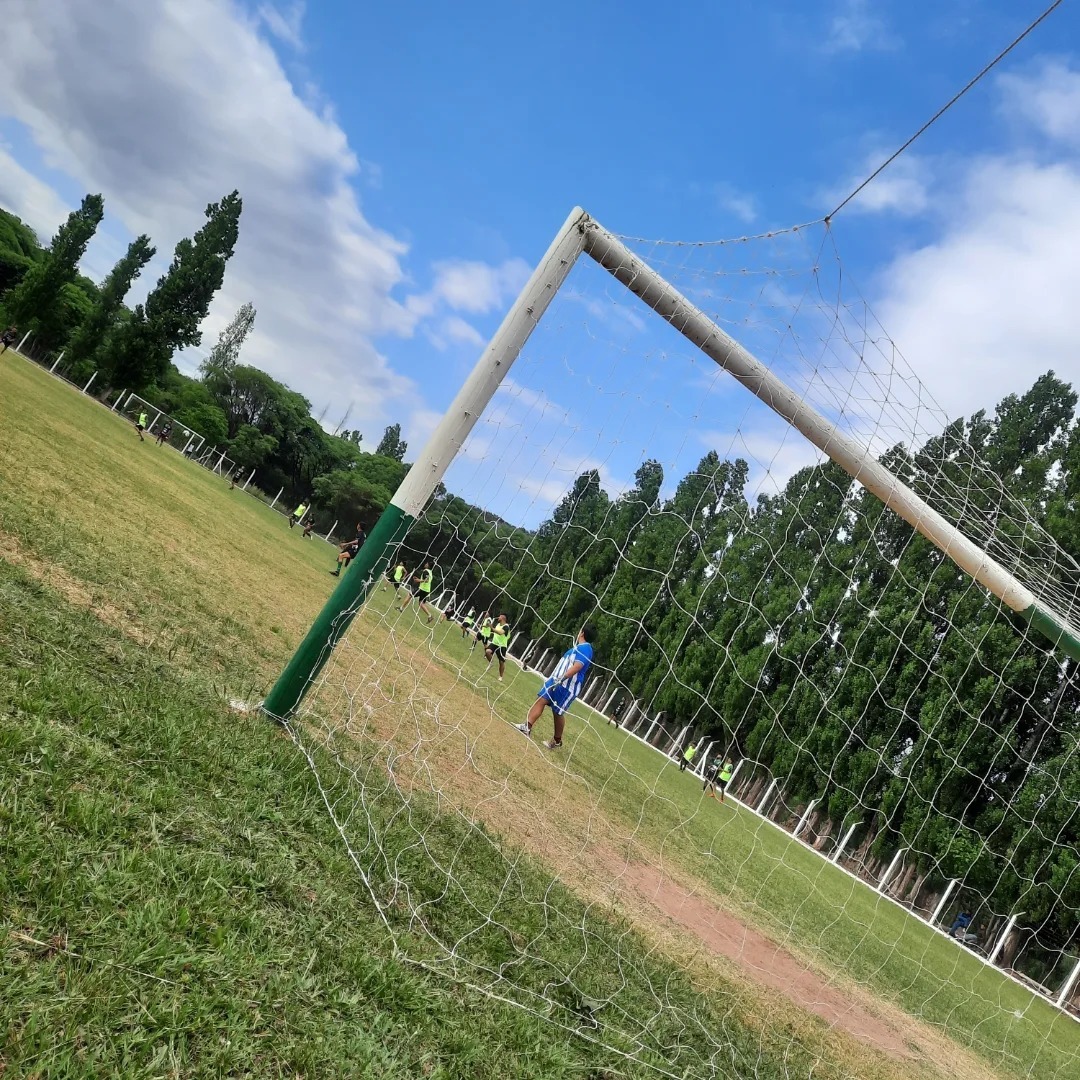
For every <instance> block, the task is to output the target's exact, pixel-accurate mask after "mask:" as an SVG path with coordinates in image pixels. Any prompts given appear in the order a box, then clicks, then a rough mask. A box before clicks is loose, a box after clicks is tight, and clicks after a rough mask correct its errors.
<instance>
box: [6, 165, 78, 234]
mask: <svg viewBox="0 0 1080 1080" xmlns="http://www.w3.org/2000/svg"><path fill="white" fill-rule="evenodd" d="M0 206H3V207H4V208H5V209H6V210H8V211H9V212H10V213H12V214H14V215H15V216H16V217H19V218H22V220H23V221H25V222H26V224H27V225H29V226H30V228H31V229H33V230H34V232H36V233H37V235H38V239H39V240H40V241H41V242H42V244H47V243H48V242H49V241H50V240H51V239H52V236H53V234H54V233H55V232H56V227H57V225H59V224H60V223H61V222H62V221H63V220H64V219H65V218H66V217H67V215H68V214H69V213H70V212H71V211H72V210H74V209H75V207H74V206H68V205H67V204H66V203H65V202H64V200H63V199H61V198H60V196H59V195H58V194H57V193H56V191H54V190H53V188H52V187H50V186H49V185H48V184H46V183H45V182H44V181H43V180H39V179H38V178H37V177H36V176H34V174H33V173H31V172H30V171H29V170H27V169H25V168H23V166H22V165H20V164H19V163H18V162H17V161H16V160H15V159H14V158H13V157H12V156H11V154H10V153H9V152H8V150H7V148H6V147H3V146H0Z"/></svg>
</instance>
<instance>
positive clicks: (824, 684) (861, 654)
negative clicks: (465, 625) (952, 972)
mask: <svg viewBox="0 0 1080 1080" xmlns="http://www.w3.org/2000/svg"><path fill="white" fill-rule="evenodd" d="M1076 402H1077V397H1076V394H1075V393H1074V392H1073V390H1072V389H1071V387H1070V386H1068V385H1067V384H1065V383H1063V382H1062V381H1060V380H1059V379H1057V378H1056V377H1055V376H1054V375H1053V373H1052V372H1051V373H1049V374H1047V375H1045V376H1043V377H1042V378H1040V379H1039V380H1038V381H1037V382H1036V383H1035V384H1034V386H1033V387H1032V388H1031V389H1030V390H1029V391H1028V392H1027V393H1026V394H1024V395H1022V396H1009V397H1007V398H1005V399H1004V400H1003V401H1002V402H1001V403H1000V404H999V405H998V407H997V409H996V411H995V412H994V413H993V415H987V414H986V413H985V412H979V413H977V414H975V415H974V416H972V417H970V418H968V419H966V420H959V421H956V422H955V423H953V424H952V425H950V426H949V427H948V428H947V429H946V430H945V431H944V432H943V433H942V434H941V435H940V436H939V437H937V438H935V439H932V440H930V441H929V442H927V444H926V445H925V446H923V447H921V448H918V449H917V450H916V451H914V452H913V451H911V450H909V449H908V448H905V447H902V446H897V447H895V448H893V449H892V450H891V451H890V452H889V453H888V454H887V455H885V456H884V457H883V461H885V463H886V464H888V465H889V466H890V467H891V468H893V469H894V470H896V471H897V472H898V473H899V474H900V475H901V476H902V477H903V478H904V479H905V480H906V482H908V483H909V484H910V485H911V486H912V487H914V488H915V489H916V490H917V491H919V492H920V493H921V494H923V495H924V497H926V498H927V499H928V500H929V501H930V502H931V503H932V504H933V503H935V502H938V503H941V502H942V499H943V493H944V492H945V491H946V490H947V489H951V490H952V491H954V492H956V491H959V492H962V494H963V503H962V507H961V508H960V513H961V517H962V518H963V517H965V516H966V518H967V519H969V520H965V521H963V524H964V525H965V526H966V527H967V528H968V530H969V531H970V532H972V533H974V534H978V533H979V531H980V530H979V528H977V527H976V526H977V525H979V523H983V528H982V532H983V533H986V532H987V529H986V528H985V521H986V519H987V516H988V515H989V516H990V517H991V518H992V519H993V520H994V523H995V529H996V532H997V534H998V535H999V536H1000V535H1001V534H1002V532H1008V531H1010V530H1011V531H1012V532H1013V533H1014V534H1015V536H1014V540H1015V543H1016V544H1018V545H1021V546H1023V545H1027V550H1025V551H1023V552H1022V556H1023V557H1024V558H1028V559H1030V560H1031V561H1032V564H1033V565H1038V564H1039V561H1040V560H1043V561H1046V560H1048V559H1049V558H1050V557H1051V555H1049V554H1048V553H1047V552H1046V551H1044V550H1042V548H1044V547H1045V543H1043V542H1041V541H1039V540H1038V538H1037V537H1034V538H1032V537H1033V533H1032V530H1031V529H1025V528H1024V527H1023V523H1022V522H1021V521H1019V519H1018V518H1017V517H1016V515H1013V516H1012V517H1010V516H1009V515H1007V514H1006V513H1005V509H1006V504H1007V502H1008V500H1010V499H1011V500H1017V501H1018V502H1019V503H1020V504H1022V505H1023V507H1025V508H1026V511H1027V513H1028V514H1030V516H1031V518H1032V519H1033V520H1034V521H1036V522H1038V523H1040V524H1041V525H1042V526H1043V527H1044V528H1045V529H1046V530H1047V532H1048V533H1049V535H1050V537H1052V539H1053V540H1054V541H1055V542H1056V543H1057V544H1058V545H1060V547H1061V548H1062V549H1064V550H1065V551H1066V552H1068V553H1070V554H1072V555H1074V556H1075V554H1076V553H1078V552H1080V514H1078V511H1080V423H1077V421H1076V419H1075V417H1074V410H1075V406H1076ZM975 461H979V462H981V463H982V466H978V467H976V466H975V464H974V462H975ZM747 476H748V466H747V463H746V462H745V461H743V460H734V461H727V460H723V459H722V458H720V457H719V456H718V455H717V454H716V453H715V452H710V453H708V454H706V455H705V456H704V457H703V458H702V459H701V461H700V462H699V463H698V465H697V467H696V468H695V469H694V470H693V471H691V472H690V473H689V474H688V475H686V476H684V477H683V478H682V479H681V480H680V481H679V482H678V484H677V486H676V487H675V491H674V494H673V495H672V496H671V497H670V498H664V497H662V495H661V491H662V489H663V487H664V472H663V469H662V467H661V466H660V464H659V463H657V462H655V461H647V462H645V463H644V464H643V465H642V466H641V467H640V468H639V469H638V471H637V474H636V476H635V482H634V484H633V486H632V487H631V488H630V490H628V491H626V492H624V493H623V494H620V495H618V496H617V497H611V496H609V495H608V494H607V493H606V492H605V491H604V489H603V487H602V485H601V483H600V478H599V475H598V474H597V473H596V472H593V471H590V472H586V473H584V474H582V475H581V476H579V477H578V479H577V480H576V482H575V483H574V485H573V487H572V488H571V490H570V491H569V492H568V493H567V494H566V496H565V498H564V499H563V500H562V501H561V502H560V503H559V505H558V506H557V507H556V508H555V510H554V512H553V513H552V515H551V516H550V518H549V519H548V520H546V521H545V522H544V523H543V524H542V525H541V526H540V527H539V528H538V529H537V530H536V531H535V532H528V531H526V530H523V529H519V528H515V527H513V526H512V525H509V524H507V523H505V522H500V521H498V520H497V519H493V518H491V517H490V516H489V515H485V514H484V513H483V512H481V511H479V510H478V509H476V508H475V507H470V506H469V505H468V504H467V503H465V502H464V501H463V500H461V499H459V498H457V497H455V496H453V495H450V494H448V493H444V494H442V495H441V496H440V497H439V498H437V499H435V500H434V501H433V502H432V504H431V505H430V506H429V508H428V512H427V514H426V516H425V519H424V520H423V521H421V522H420V523H419V524H418V525H417V526H416V527H415V528H414V529H413V530H412V532H411V534H410V536H409V537H408V539H407V546H408V547H409V548H412V549H414V551H415V555H414V557H415V558H419V557H421V556H423V555H428V554H430V555H434V556H436V557H437V558H438V560H439V567H440V572H441V574H442V578H443V580H444V581H445V583H446V586H447V587H448V588H452V589H454V590H455V592H456V593H457V595H458V602H459V603H462V602H464V603H466V604H468V603H475V604H476V606H477V607H478V608H481V609H482V608H491V609H492V610H499V611H506V612H507V613H508V614H509V615H510V616H511V618H512V622H513V625H514V627H515V630H516V631H520V632H521V633H522V634H523V635H524V636H525V637H526V638H530V639H534V640H536V641H538V642H539V643H540V645H541V646H542V647H545V648H551V649H553V650H555V651H556V652H558V651H560V650H561V649H562V648H563V647H565V643H566V641H567V640H568V639H569V638H570V637H571V636H572V635H573V634H574V633H575V632H576V630H577V628H578V627H579V626H580V625H581V624H582V623H583V622H584V621H586V620H588V621H589V622H591V623H592V624H593V626H594V627H595V630H596V648H597V655H598V659H599V662H600V665H601V671H600V672H599V673H598V674H597V675H596V676H594V677H595V678H600V679H605V680H606V682H605V685H604V692H603V693H602V694H600V695H599V698H598V699H594V700H600V701H601V702H602V701H603V700H605V699H606V697H607V693H608V688H609V687H610V688H612V689H615V688H618V689H619V691H620V692H625V694H626V695H628V696H629V697H631V698H633V699H635V700H637V701H639V702H642V703H645V704H646V705H647V707H648V710H649V713H650V715H655V713H656V712H657V711H660V712H661V713H662V714H663V715H664V717H665V718H666V719H667V720H668V723H669V727H670V729H671V730H673V731H677V730H679V729H681V728H682V727H683V725H686V724H689V725H691V728H692V730H691V735H690V738H692V739H697V738H700V737H705V738H708V739H715V740H717V747H718V748H719V752H730V753H732V754H735V755H738V756H740V757H745V758H747V759H748V763H747V764H748V767H749V768H754V767H761V768H762V769H763V770H767V771H768V772H769V773H770V774H771V775H773V776H776V777H778V778H780V779H782V781H783V790H784V798H785V800H786V802H787V804H788V806H791V807H796V806H798V807H802V806H806V805H808V804H809V802H810V800H817V807H816V812H815V814H814V820H813V828H814V831H815V834H817V835H820V836H822V837H829V836H831V837H832V838H834V840H835V839H838V838H839V836H840V835H841V834H842V833H843V831H845V830H846V829H847V827H848V826H849V825H850V824H852V823H854V822H858V823H859V824H860V826H861V829H862V835H863V836H864V837H865V838H866V839H865V841H864V843H863V847H864V849H865V850H867V851H868V852H870V853H871V854H875V853H876V854H877V855H879V856H882V857H884V856H886V855H888V856H891V854H892V853H893V852H895V851H896V850H897V849H898V848H901V847H907V848H910V850H911V853H912V854H911V855H910V856H909V857H908V860H907V861H908V863H909V865H910V867H911V872H912V874H913V875H914V879H915V880H916V881H917V882H918V884H920V885H921V884H922V883H927V884H928V885H929V886H933V885H935V884H937V885H940V884H943V883H944V882H945V881H946V880H948V879H950V878H954V877H955V878H960V879H962V880H963V881H964V883H965V884H966V886H968V887H969V888H971V889H972V890H975V891H976V892H978V893H979V894H980V895H981V896H983V897H985V898H986V899H987V900H988V901H989V902H990V903H991V904H992V906H993V907H994V908H995V909H996V910H999V911H1003V912H1009V911H1019V910H1022V911H1024V912H1025V914H1024V916H1023V918H1022V920H1021V925H1025V926H1029V927H1035V928H1038V930H1039V936H1040V940H1042V941H1043V942H1044V943H1046V944H1047V945H1050V946H1053V947H1057V948H1060V947H1063V946H1065V945H1066V944H1067V943H1068V942H1070V941H1073V940H1075V936H1076V934H1077V927H1076V923H1075V912H1076V911H1077V910H1078V909H1080V753H1078V750H1080V746H1078V740H1080V723H1078V720H1077V709H1078V707H1080V685H1078V682H1077V680H1076V678H1075V676H1074V665H1073V664H1072V662H1071V661H1067V660H1065V659H1063V656H1062V654H1060V653H1058V652H1056V651H1055V650H1054V649H1053V648H1052V647H1051V646H1050V645H1049V644H1048V643H1047V642H1046V641H1045V640H1044V639H1043V638H1042V637H1041V636H1040V635H1038V634H1037V633H1035V632H1033V631H1032V630H1030V629H1029V628H1028V627H1027V626H1026V625H1025V624H1024V623H1023V622H1022V620H1020V619H1019V618H1018V617H1017V616H1016V615H1014V614H1013V613H1012V612H1011V611H1009V609H1007V608H1005V607H1004V605H1002V604H1001V603H1000V602H998V601H997V600H996V599H995V598H993V597H992V596H990V595H988V594H987V593H986V592H985V591H984V590H983V589H982V588H981V587H979V586H977V585H975V584H974V583H973V582H972V581H971V579H970V578H968V577H967V575H965V574H964V573H962V572H961V571H959V570H958V568H957V567H956V566H955V565H954V564H953V563H952V562H951V560H949V559H948V558H947V557H945V556H944V555H943V554H942V553H941V552H940V551H939V550H938V549H937V548H936V547H934V546H933V545H931V544H930V543H929V542H928V541H926V540H925V539H924V538H923V537H922V536H921V535H919V534H918V533H916V532H915V531H914V530H913V529H912V528H911V527H910V526H908V525H907V524H906V523H905V522H904V521H903V520H902V519H901V518H899V517H898V516H897V515H895V514H894V513H892V512H891V511H888V510H886V509H885V507H884V506H883V505H882V504H881V503H880V502H879V501H878V499H877V498H876V497H875V496H873V495H871V494H869V493H868V492H867V491H866V490H865V489H863V488H862V487H861V486H860V485H858V484H856V483H854V482H853V481H852V480H851V478H850V477H849V476H848V475H847V474H846V473H845V472H843V471H842V470H841V469H840V468H839V467H837V466H836V465H834V464H832V463H827V464H823V465H818V466H814V467H811V468H806V469H803V470H802V471H801V472H798V473H797V474H795V475H794V476H792V477H791V479H790V480H789V481H788V482H787V485H786V487H785V489H784V490H783V492H782V493H780V494H777V495H762V496H760V497H759V498H758V499H757V501H756V503H755V504H754V505H750V503H749V502H748V500H747V497H746V494H745V491H746V484H747ZM1013 505H1014V506H1015V505H1016V504H1015V503H1014V504H1013ZM941 508H942V509H943V511H947V512H949V513H951V514H953V516H954V517H955V512H956V511H957V501H956V499H955V498H954V499H951V500H950V504H949V506H948V507H945V506H944V505H943V506H942V507H941ZM1040 545H1041V546H1040ZM744 775H745V773H744Z"/></svg>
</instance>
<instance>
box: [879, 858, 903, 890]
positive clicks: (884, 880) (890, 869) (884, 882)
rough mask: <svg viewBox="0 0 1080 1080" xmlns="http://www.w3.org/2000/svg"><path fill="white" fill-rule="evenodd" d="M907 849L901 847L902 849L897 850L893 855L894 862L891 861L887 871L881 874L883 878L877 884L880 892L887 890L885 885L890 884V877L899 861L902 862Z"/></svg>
mask: <svg viewBox="0 0 1080 1080" xmlns="http://www.w3.org/2000/svg"><path fill="white" fill-rule="evenodd" d="M905 851H907V848H906V847H902V848H900V850H899V851H897V853H896V854H895V855H894V856H893V858H892V862H891V863H889V866H888V868H887V869H886V871H885V873H884V874H882V875H881V880H880V881H879V882H878V886H877V889H878V892H879V893H883V892H884V891H885V886H886V885H888V884H889V878H891V877H892V876H893V871H894V870H895V869H896V866H897V863H899V862H900V860H901V858H902V857H903V855H904V852H905Z"/></svg>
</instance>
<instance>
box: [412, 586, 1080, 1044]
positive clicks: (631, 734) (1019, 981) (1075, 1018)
mask: <svg viewBox="0 0 1080 1080" xmlns="http://www.w3.org/2000/svg"><path fill="white" fill-rule="evenodd" d="M431 607H432V608H434V609H435V610H437V611H438V612H440V615H441V616H444V617H445V613H446V612H445V608H438V607H436V606H435V605H434V604H433V605H431ZM509 659H510V660H512V661H513V662H514V664H515V665H516V666H517V667H518V670H519V671H522V672H523V673H525V674H527V675H532V676H535V677H536V678H538V679H540V680H541V681H542V680H543V679H544V678H545V677H546V676H545V674H544V673H543V672H542V671H540V670H539V669H537V667H532V666H531V665H530V664H528V663H523V662H522V660H519V659H518V658H517V657H514V656H513V654H511V656H510V657H509ZM578 705H580V706H581V707H582V708H583V710H586V711H588V712H589V714H591V715H590V716H588V717H584V716H581V715H580V713H579V714H578V716H579V719H581V720H582V721H583V723H585V724H586V725H589V727H590V728H592V727H593V717H597V718H599V719H602V720H604V721H605V724H607V723H608V718H607V716H606V715H605V714H604V712H603V711H602V710H598V708H596V707H595V706H594V705H591V704H589V703H588V702H585V701H583V700H582V699H581V698H580V697H579V698H578V699H577V701H576V702H575V703H573V706H571V710H570V712H569V714H568V715H569V716H573V714H575V712H576V711H577V706H578ZM507 723H509V724H511V726H513V721H512V720H508V721H507ZM617 727H618V728H619V730H620V731H622V733H623V735H625V737H627V738H631V739H635V740H636V741H637V742H639V743H640V744H642V745H643V746H645V747H647V748H648V750H650V751H652V752H653V753H654V754H659V755H660V756H661V757H663V758H665V759H666V760H667V762H670V764H672V765H677V764H678V762H677V760H676V758H674V757H672V755H671V754H669V753H666V752H665V751H662V750H661V748H660V747H659V746H656V745H654V744H653V743H651V742H649V741H648V740H647V739H645V738H643V737H642V735H639V734H638V733H637V732H636V731H629V730H627V729H625V728H622V727H619V726H618V725H617ZM688 771H689V772H690V773H691V775H693V777H694V778H696V779H698V780H701V779H702V774H701V772H700V771H699V769H693V768H690V769H689V770H688ZM770 775H771V774H770ZM773 789H774V788H773V785H770V786H769V788H768V789H767V792H766V795H765V797H762V798H761V799H760V800H759V801H758V805H759V806H761V805H764V804H765V802H766V801H767V800H768V798H769V796H770V794H771V792H772V791H773ZM727 798H728V799H729V800H730V801H732V802H734V804H737V805H738V806H739V808H740V810H742V811H745V812H747V813H751V814H753V815H754V816H755V818H757V819H758V821H760V822H762V823H764V824H766V825H768V826H769V827H770V828H772V829H773V831H774V832H775V833H777V834H778V835H780V836H782V837H783V838H784V839H785V840H792V841H795V842H797V843H798V845H799V846H800V847H801V848H802V849H804V850H806V851H808V852H811V853H812V854H814V855H815V856H816V858H818V859H819V860H820V861H821V862H822V863H823V864H824V865H825V867H827V868H832V869H835V870H838V872H839V873H840V874H842V875H845V876H846V877H848V878H850V879H851V880H852V881H855V882H858V883H859V885H860V886H861V887H863V888H864V889H865V890H866V891H867V892H870V893H873V894H874V895H875V896H877V897H878V899H879V900H882V901H886V902H887V903H889V904H892V905H893V907H895V908H897V909H899V910H901V912H903V913H904V915H906V916H908V917H909V918H912V919H914V920H915V921H917V922H919V923H921V924H922V926H924V927H927V928H928V929H929V930H931V931H933V933H935V934H937V935H939V936H940V937H942V939H944V940H945V941H946V942H947V943H948V944H949V945H950V946H953V947H954V948H955V949H957V950H958V951H959V953H960V954H961V955H967V956H971V957H972V958H974V959H975V960H977V961H978V962H980V963H981V964H982V966H983V967H984V968H985V969H987V970H988V971H991V972H994V973H996V974H998V975H1001V976H1002V977H1004V978H1007V980H1009V981H1010V982H1011V983H1014V984H1015V985H1016V986H1017V987H1020V988H1021V989H1022V990H1024V991H1025V993H1026V994H1028V995H1030V996H1031V998H1032V999H1034V1000H1041V1001H1044V1002H1047V1003H1048V1004H1051V1005H1053V1008H1054V1009H1056V1010H1057V1012H1059V1013H1061V1014H1062V1015H1064V1016H1067V1017H1068V1018H1069V1020H1071V1021H1072V1022H1074V1023H1075V1024H1080V1015H1078V1014H1077V1012H1076V1011H1075V1010H1074V1009H1071V1008H1069V1005H1067V1004H1066V1003H1065V1002H1064V1001H1063V1000H1058V998H1056V997H1054V996H1053V995H1051V994H1050V993H1047V994H1043V993H1041V991H1040V990H1039V989H1037V988H1036V986H1032V985H1031V983H1029V982H1025V981H1024V980H1023V978H1021V977H1018V976H1017V975H1016V974H1014V973H1013V972H1012V971H1010V970H1008V969H1007V968H1001V967H999V966H998V964H996V963H991V962H990V960H989V959H988V957H987V956H986V955H984V954H983V953H981V951H976V950H974V949H969V948H966V947H964V946H963V945H961V944H960V943H959V942H958V941H956V940H955V939H954V937H951V936H949V934H948V933H946V931H945V930H944V929H943V928H942V927H941V926H939V924H937V923H935V922H933V921H931V920H930V919H927V918H923V917H922V916H921V915H919V913H918V912H916V910H913V909H912V908H910V907H908V906H907V905H906V904H904V903H902V902H901V901H899V900H896V897H894V896H890V895H888V894H887V893H886V892H885V891H883V890H882V889H881V888H879V887H878V886H875V885H873V883H870V882H869V881H867V880H866V879H865V878H864V877H861V876H860V875H859V874H856V873H854V872H853V870H850V869H848V867H847V866H842V865H841V864H840V863H838V862H836V861H834V860H833V859H831V858H829V856H828V855H826V854H824V853H823V852H821V851H819V850H818V849H816V848H815V847H814V846H813V845H812V843H808V842H807V841H806V840H804V839H801V838H800V837H798V836H796V835H795V834H794V833H793V832H792V831H789V829H787V828H784V826H783V825H781V824H780V823H779V822H775V821H773V820H772V819H771V818H769V816H768V815H767V814H765V813H762V812H760V811H759V810H758V809H757V808H756V807H752V806H751V805H750V804H748V802H744V801H743V800H742V799H739V798H738V797H735V796H734V795H732V794H731V793H730V792H728V793H727ZM903 850H904V849H901V853H902V852H903ZM889 877H890V875H889V874H888V873H887V874H886V875H885V879H886V880H888V879H889ZM1009 929H1010V928H1009V927H1005V928H1004V930H1003V931H1002V936H1004V935H1005V934H1008V932H1009ZM995 944H997V942H996V943H995ZM1077 966H1078V968H1080V959H1078V960H1077ZM1072 981H1074V980H1072V975H1071V974H1070V975H1069V976H1066V981H1065V987H1066V989H1067V988H1068V986H1070V985H1071V983H1072ZM1065 996H1066V995H1065V994H1064V993H1063V994H1062V995H1061V997H1062V998H1064V997H1065Z"/></svg>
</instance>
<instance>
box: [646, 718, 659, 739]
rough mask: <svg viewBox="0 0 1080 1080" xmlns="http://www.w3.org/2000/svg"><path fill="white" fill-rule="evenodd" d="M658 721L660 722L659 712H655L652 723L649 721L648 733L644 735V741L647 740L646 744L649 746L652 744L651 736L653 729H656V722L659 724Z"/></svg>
mask: <svg viewBox="0 0 1080 1080" xmlns="http://www.w3.org/2000/svg"><path fill="white" fill-rule="evenodd" d="M659 723H660V714H659V713H657V714H656V715H655V716H654V717H653V720H652V723H651V724H650V725H649V733H648V734H647V735H646V736H645V741H646V742H647V743H648V744H649V745H650V746H652V736H653V732H654V731H655V730H656V725H657V724H659Z"/></svg>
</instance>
